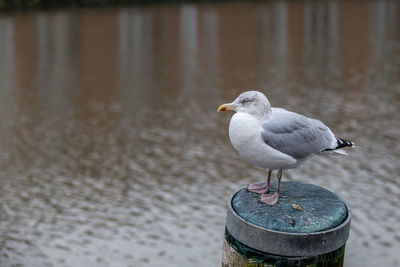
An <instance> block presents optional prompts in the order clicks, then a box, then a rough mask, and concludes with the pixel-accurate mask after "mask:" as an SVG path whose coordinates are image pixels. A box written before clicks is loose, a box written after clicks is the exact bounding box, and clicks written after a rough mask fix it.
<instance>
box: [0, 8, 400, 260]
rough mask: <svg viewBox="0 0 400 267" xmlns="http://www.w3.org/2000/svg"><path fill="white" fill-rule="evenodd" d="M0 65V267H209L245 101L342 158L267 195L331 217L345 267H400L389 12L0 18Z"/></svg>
mask: <svg viewBox="0 0 400 267" xmlns="http://www.w3.org/2000/svg"><path fill="white" fill-rule="evenodd" d="M0 62H1V63H0V136H1V138H0V182H1V186H0V266H135V267H136V266H219V265H220V258H221V249H222V238H223V232H224V223H225V203H226V200H227V198H228V197H229V195H230V194H231V192H232V191H234V190H235V189H237V188H238V187H241V186H244V185H246V184H247V183H249V182H254V181H261V180H263V179H265V176H266V172H265V171H264V170H261V169H257V168H255V167H253V166H251V165H249V164H247V163H245V162H243V161H242V160H241V159H240V158H239V156H238V155H237V154H236V153H235V152H234V150H233V148H232V147H231V145H230V143H229V139H228V135H227V129H228V122H229V119H230V116H231V115H232V114H227V113H223V114H217V113H216V109H217V106H218V105H219V104H221V103H225V102H228V101H231V100H233V99H234V98H235V97H236V96H237V94H239V93H240V92H242V91H244V90H247V89H259V90H262V91H263V92H265V93H266V94H267V96H268V97H269V99H270V101H271V103H272V105H273V106H282V107H285V108H287V109H289V110H294V111H297V112H301V113H303V114H306V115H308V116H311V117H315V118H318V119H320V120H322V121H324V122H325V123H326V124H327V125H328V126H330V127H331V128H332V129H333V131H334V132H335V133H336V134H337V135H338V136H341V137H345V138H349V139H351V140H353V141H355V142H356V144H357V148H356V149H353V150H350V155H349V156H346V157H315V158H313V159H312V160H310V161H308V162H307V163H305V164H304V165H302V166H301V167H300V168H299V169H296V170H290V171H288V172H285V173H284V179H286V180H296V181H304V182H311V183H315V184H317V185H320V186H323V187H325V188H327V189H329V190H331V191H333V192H335V193H337V194H338V195H339V196H341V197H342V198H343V199H345V200H346V201H347V202H348V204H349V205H350V207H351V208H352V212H353V215H354V217H353V221H352V229H351V236H350V239H349V241H348V243H347V248H346V256H345V265H346V266H375V265H380V266H396V265H399V264H400V262H399V258H398V251H399V249H400V233H399V229H398V228H399V221H400V210H399V200H400V199H399V196H400V180H399V174H400V164H399V162H400V161H399V159H400V145H399V144H400V142H399V141H400V130H399V121H400V115H399V114H400V105H399V104H400V4H399V3H397V2H395V1H374V2H367V1H360V2H343V3H342V2H338V1H328V2H308V1H307V2H297V1H289V2H266V3H261V2H257V3H240V2H237V3H224V4H201V5H194V4H185V5H160V6H158V5H155V6H145V7H129V8H116V9H84V10H71V11H51V12H50V11H49V12H40V13H21V14H1V15H0ZM366 259H367V260H366Z"/></svg>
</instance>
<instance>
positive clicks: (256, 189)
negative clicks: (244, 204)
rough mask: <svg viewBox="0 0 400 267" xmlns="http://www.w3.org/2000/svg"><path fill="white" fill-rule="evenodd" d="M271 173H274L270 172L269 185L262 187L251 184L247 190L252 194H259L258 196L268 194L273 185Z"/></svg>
mask: <svg viewBox="0 0 400 267" xmlns="http://www.w3.org/2000/svg"><path fill="white" fill-rule="evenodd" d="M271 173H272V171H269V172H268V179H267V184H266V185H264V186H262V185H259V184H249V185H248V186H247V190H249V191H250V192H254V193H257V194H264V193H268V191H269V187H270V184H271Z"/></svg>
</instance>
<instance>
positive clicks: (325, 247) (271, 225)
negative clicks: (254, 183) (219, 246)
mask: <svg viewBox="0 0 400 267" xmlns="http://www.w3.org/2000/svg"><path fill="white" fill-rule="evenodd" d="M273 188H274V187H273ZM272 193H273V190H272ZM259 198H260V197H259V195H258V194H255V193H252V192H249V191H247V189H246V187H244V188H241V189H239V190H237V191H236V192H235V193H234V194H233V195H232V197H231V198H230V199H229V201H228V211H227V219H226V230H225V239H224V244H223V255H222V266H223V267H240V266H246V267H247V266H276V267H283V266H289V267H290V266H296V267H301V266H304V267H308V266H324V267H325V266H331V267H338V266H343V258H344V250H345V244H346V241H347V239H348V237H349V232H350V221H351V212H350V209H349V208H348V207H347V205H346V203H345V202H344V201H343V200H341V199H340V198H339V197H338V196H336V195H335V194H333V193H332V192H330V191H328V190H326V189H324V188H321V187H319V186H315V185H311V184H305V183H300V182H282V183H281V192H280V198H279V202H278V204H276V205H275V206H272V207H271V206H268V205H266V204H264V203H260V202H259Z"/></svg>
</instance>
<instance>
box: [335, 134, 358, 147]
mask: <svg viewBox="0 0 400 267" xmlns="http://www.w3.org/2000/svg"><path fill="white" fill-rule="evenodd" d="M336 141H337V144H338V145H337V147H336V148H335V149H339V148H342V147H347V146H350V147H351V146H354V143H353V142H351V141H349V140H345V139H341V138H337V137H336Z"/></svg>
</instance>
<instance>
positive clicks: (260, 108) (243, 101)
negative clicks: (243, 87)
mask: <svg viewBox="0 0 400 267" xmlns="http://www.w3.org/2000/svg"><path fill="white" fill-rule="evenodd" d="M227 110H234V111H236V112H244V113H249V114H251V115H255V116H262V117H264V116H266V115H268V114H269V113H270V112H271V105H270V103H269V101H268V99H267V97H266V96H265V95H264V94H263V93H261V92H258V91H247V92H244V93H241V94H240V95H239V96H238V97H237V98H236V99H235V101H233V102H232V103H228V104H223V105H221V106H219V107H218V110H217V111H227Z"/></svg>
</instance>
